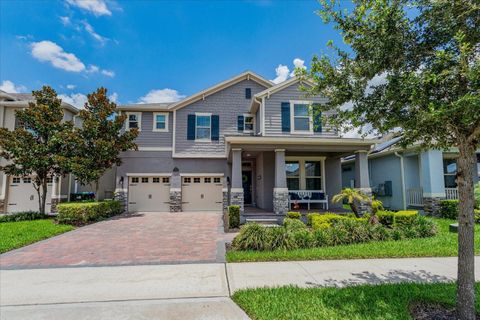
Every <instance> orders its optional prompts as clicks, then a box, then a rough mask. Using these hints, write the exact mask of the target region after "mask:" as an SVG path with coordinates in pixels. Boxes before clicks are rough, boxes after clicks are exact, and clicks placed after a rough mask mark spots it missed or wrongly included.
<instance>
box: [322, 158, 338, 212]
mask: <svg viewBox="0 0 480 320" xmlns="http://www.w3.org/2000/svg"><path fill="white" fill-rule="evenodd" d="M325 189H326V190H325V193H326V194H327V195H328V201H329V202H330V203H329V204H328V205H329V208H335V209H339V208H341V207H342V204H341V203H333V202H332V197H333V196H334V195H336V194H338V193H340V191H342V165H341V162H340V159H339V158H327V159H325Z"/></svg>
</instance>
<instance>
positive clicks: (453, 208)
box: [440, 200, 458, 220]
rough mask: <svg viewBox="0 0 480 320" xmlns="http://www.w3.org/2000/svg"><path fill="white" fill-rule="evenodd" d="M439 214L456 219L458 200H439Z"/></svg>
mask: <svg viewBox="0 0 480 320" xmlns="http://www.w3.org/2000/svg"><path fill="white" fill-rule="evenodd" d="M440 215H441V216H442V218H446V219H455V220H456V219H457V217H458V200H442V201H440Z"/></svg>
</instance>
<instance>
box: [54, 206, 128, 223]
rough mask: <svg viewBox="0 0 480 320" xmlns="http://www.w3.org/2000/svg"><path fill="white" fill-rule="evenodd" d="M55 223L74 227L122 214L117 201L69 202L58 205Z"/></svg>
mask: <svg viewBox="0 0 480 320" xmlns="http://www.w3.org/2000/svg"><path fill="white" fill-rule="evenodd" d="M57 208H58V215H57V221H58V222H59V223H61V224H70V225H74V226H79V225H84V224H88V223H91V222H96V221H100V220H104V219H107V218H110V217H112V216H115V215H117V214H120V213H122V211H123V208H122V205H121V204H120V202H119V201H115V200H106V201H98V202H69V203H61V204H59V205H58V207H57Z"/></svg>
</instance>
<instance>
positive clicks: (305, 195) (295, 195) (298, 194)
mask: <svg viewBox="0 0 480 320" xmlns="http://www.w3.org/2000/svg"><path fill="white" fill-rule="evenodd" d="M295 203H306V204H307V205H308V210H310V204H311V203H321V204H322V205H323V208H324V209H325V210H328V195H326V194H325V192H324V191H323V190H288V208H289V210H290V209H291V205H292V204H295Z"/></svg>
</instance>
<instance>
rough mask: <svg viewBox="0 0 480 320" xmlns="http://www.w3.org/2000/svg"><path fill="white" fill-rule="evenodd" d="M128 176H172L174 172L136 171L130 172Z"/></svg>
mask: <svg viewBox="0 0 480 320" xmlns="http://www.w3.org/2000/svg"><path fill="white" fill-rule="evenodd" d="M126 176H127V177H170V176H172V173H152V172H150V173H134V172H129V173H127V174H126Z"/></svg>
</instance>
